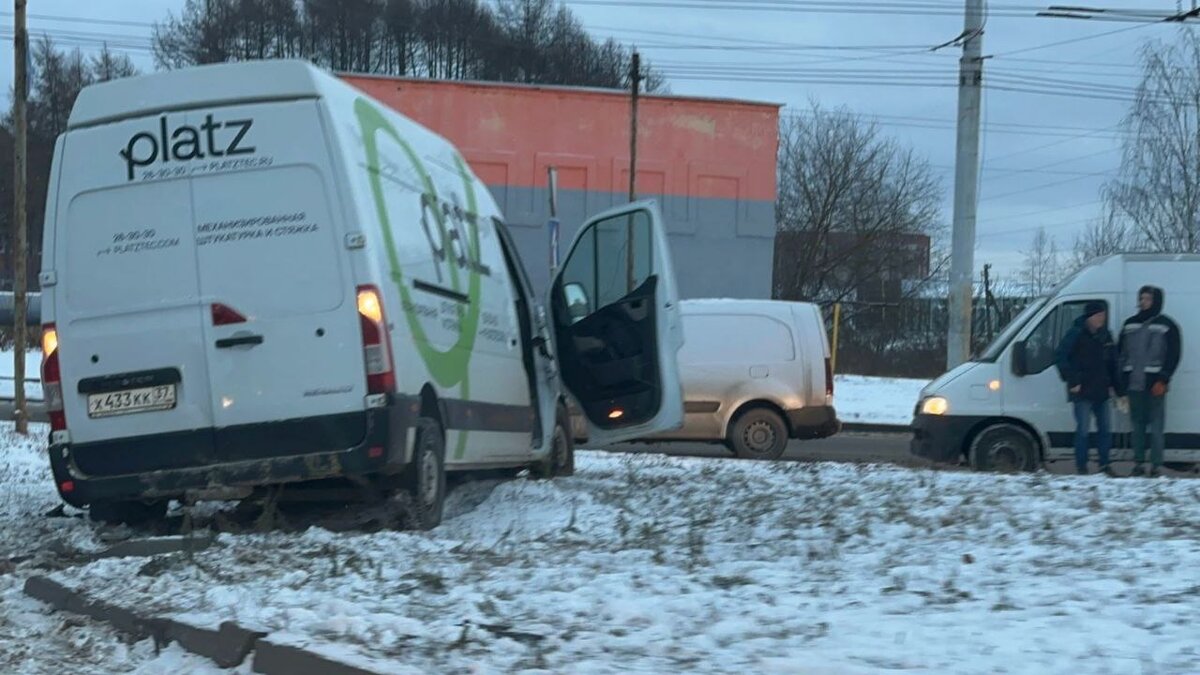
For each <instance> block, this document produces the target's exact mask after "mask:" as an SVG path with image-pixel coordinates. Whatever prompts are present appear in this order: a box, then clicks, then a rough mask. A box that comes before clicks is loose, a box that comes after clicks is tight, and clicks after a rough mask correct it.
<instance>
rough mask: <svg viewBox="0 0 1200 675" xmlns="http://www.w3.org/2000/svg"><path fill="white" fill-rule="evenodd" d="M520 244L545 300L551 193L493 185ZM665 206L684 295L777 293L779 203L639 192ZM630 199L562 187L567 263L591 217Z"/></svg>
mask: <svg viewBox="0 0 1200 675" xmlns="http://www.w3.org/2000/svg"><path fill="white" fill-rule="evenodd" d="M490 189H491V192H492V195H493V196H494V197H495V199H496V201H497V203H498V204H499V205H500V209H501V211H503V212H504V214H505V217H506V219H507V221H506V222H507V223H508V226H509V229H510V231H511V232H512V235H513V239H515V240H516V242H517V247H518V249H519V250H520V255H521V259H522V261H523V262H524V264H525V269H526V270H528V272H529V277H530V281H531V282H532V283H533V286H534V290H535V292H537V293H538V294H539V297H544V296H545V293H546V289H547V287H548V286H549V283H550V279H549V277H550V271H549V265H550V243H549V242H550V234H549V230H548V229H547V227H546V223H547V221H548V220H549V218H550V203H549V195H548V192H547V190H545V189H542V188H520V187H512V186H506V185H497V186H491V187H490ZM639 197H640V198H643V199H654V200H656V201H657V202H658V203H659V208H660V209H661V211H662V214H663V218H664V219H665V220H666V224H667V232H668V233H669V237H670V246H671V257H672V260H673V263H674V266H675V276H676V279H677V280H678V282H679V293H680V296H681V297H682V298H685V299H686V298H748V299H768V298H770V297H771V275H772V266H773V264H774V253H775V205H774V204H773V203H771V202H765V201H749V200H734V199H713V198H696V197H681V196H675V195H666V196H662V195H639ZM627 201H628V195H625V194H616V193H611V192H597V191H586V192H585V191H583V190H559V194H558V220H559V221H560V222H561V223H562V230H561V232H560V234H559V249H560V260H565V258H566V256H567V254H568V253H569V252H570V246H571V241H572V240H573V238H574V236H575V234H576V232H578V231H579V228H580V227H581V226H582V224H583V222H584V221H585V220H586V219H587V217H588V216H589V215H596V214H598V213H600V212H602V211H604V210H606V209H609V208H612V207H614V206H619V205H621V204H624V203H626V202H627Z"/></svg>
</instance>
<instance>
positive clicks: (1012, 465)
mask: <svg viewBox="0 0 1200 675" xmlns="http://www.w3.org/2000/svg"><path fill="white" fill-rule="evenodd" d="M970 461H971V468H973V469H975V470H976V471H995V472H999V473H1027V472H1030V471H1037V469H1038V467H1039V466H1040V465H1041V461H1040V458H1039V457H1038V443H1037V441H1036V440H1034V438H1033V435H1032V434H1030V433H1029V431H1027V430H1026V429H1025V428H1024V427H1021V426H1018V425H1016V424H1010V423H1007V422H1003V423H999V424H993V425H991V426H989V427H987V428H985V429H984V430H983V431H980V432H979V433H978V434H976V435H975V438H974V439H973V440H972V441H971V449H970Z"/></svg>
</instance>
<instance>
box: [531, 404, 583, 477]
mask: <svg viewBox="0 0 1200 675" xmlns="http://www.w3.org/2000/svg"><path fill="white" fill-rule="evenodd" d="M529 473H530V475H531V476H533V477H534V478H563V477H566V476H574V475H575V439H574V438H572V434H571V425H570V422H569V421H568V418H567V416H566V415H564V414H563V412H562V411H561V410H560V411H559V413H558V419H557V421H556V422H555V423H554V435H553V436H552V437H551V438H550V455H549V456H548V457H546V459H544V460H542V461H540V462H537V463H536V464H534V465H533V466H531V467H530V468H529Z"/></svg>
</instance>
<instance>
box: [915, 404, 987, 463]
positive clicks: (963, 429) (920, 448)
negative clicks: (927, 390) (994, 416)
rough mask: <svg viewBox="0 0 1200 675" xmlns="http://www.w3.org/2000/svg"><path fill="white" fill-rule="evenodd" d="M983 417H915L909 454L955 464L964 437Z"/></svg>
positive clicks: (961, 455)
mask: <svg viewBox="0 0 1200 675" xmlns="http://www.w3.org/2000/svg"><path fill="white" fill-rule="evenodd" d="M984 419H985V418H983V417H972V416H962V415H920V414H918V415H916V416H915V417H914V418H913V423H912V431H913V437H912V442H911V444H910V445H909V453H910V454H912V455H915V456H917V457H922V458H924V459H928V460H930V461H933V462H939V463H944V464H958V463H959V462H960V461H961V460H962V458H963V452H964V449H965V448H964V446H965V445H966V442H967V435H968V434H970V433H971V430H972V429H974V428H975V426H976V425H978V424H979V423H980V422H982V421H983V420H984Z"/></svg>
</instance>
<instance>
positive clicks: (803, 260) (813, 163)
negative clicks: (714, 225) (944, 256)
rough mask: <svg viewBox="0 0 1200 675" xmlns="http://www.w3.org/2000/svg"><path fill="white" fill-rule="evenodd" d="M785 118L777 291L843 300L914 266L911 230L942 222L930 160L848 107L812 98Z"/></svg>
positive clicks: (936, 228) (936, 230)
mask: <svg viewBox="0 0 1200 675" xmlns="http://www.w3.org/2000/svg"><path fill="white" fill-rule="evenodd" d="M781 126H782V128H781V130H780V139H779V169H778V180H779V190H778V198H777V202H776V222H777V223H778V227H779V230H780V236H779V238H777V245H776V263H775V295H776V297H780V298H786V299H798V300H817V301H842V300H846V299H851V298H853V297H854V296H855V295H856V294H857V293H858V292H859V291H860V290H861V289H863V288H864V287H866V286H868V285H870V284H873V283H879V282H883V281H884V280H895V279H898V278H899V277H900V276H903V275H905V274H908V273H910V270H911V269H912V268H913V267H914V265H913V262H914V261H913V260H912V258H911V255H910V254H906V253H907V252H908V251H909V249H911V245H910V244H911V241H912V239H911V237H912V235H927V236H929V237H936V236H937V235H939V234H940V233H941V230H942V225H941V220H940V203H941V197H942V186H941V184H940V183H939V181H938V180H937V178H935V177H934V175H933V172H932V170H931V169H930V167H929V164H928V162H927V161H925V160H924V159H922V158H919V157H918V156H917V155H916V154H914V153H913V151H912V150H911V149H908V148H904V147H901V146H900V145H898V144H897V143H895V142H894V141H892V140H889V139H885V138H883V137H881V136H880V134H879V129H878V127H877V126H876V125H875V124H874V123H869V122H863V121H862V120H861V119H860V118H859V117H857V116H855V115H853V114H852V113H850V112H848V111H846V110H834V111H828V110H825V109H823V108H821V107H820V106H819V105H816V104H813V105H812V106H811V109H810V110H809V111H808V112H807V113H806V114H805V115H804V116H803V117H792V118H787V119H785V121H784V122H783V123H782V125H781ZM928 253H929V252H928V249H927V248H926V250H925V251H920V252H919V251H912V254H921V255H925V256H928ZM932 272H933V271H932V270H930V271H929V273H930V274H932ZM909 290H911V289H909Z"/></svg>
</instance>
